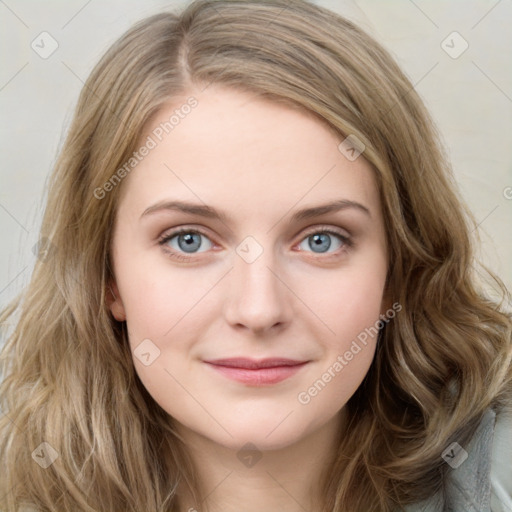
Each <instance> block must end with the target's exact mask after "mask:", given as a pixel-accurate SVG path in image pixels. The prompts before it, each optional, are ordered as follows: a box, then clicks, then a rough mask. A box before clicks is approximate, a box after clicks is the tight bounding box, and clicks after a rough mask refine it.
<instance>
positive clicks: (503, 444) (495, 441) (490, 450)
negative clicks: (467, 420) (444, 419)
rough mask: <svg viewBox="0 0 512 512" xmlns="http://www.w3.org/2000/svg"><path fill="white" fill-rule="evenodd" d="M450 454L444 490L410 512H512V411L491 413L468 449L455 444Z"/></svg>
mask: <svg viewBox="0 0 512 512" xmlns="http://www.w3.org/2000/svg"><path fill="white" fill-rule="evenodd" d="M450 447H452V445H450ZM450 447H448V448H447V450H448V449H449V448H450ZM447 450H445V452H446V451H447ZM445 452H443V455H444V454H445ZM449 453H451V454H454V455H455V458H454V459H453V460H452V463H450V461H449V460H448V459H447V458H446V457H443V458H444V459H445V461H446V462H447V463H448V464H449V465H450V466H451V469H450V470H449V471H448V472H447V474H446V479H445V482H444V485H443V490H442V491H440V492H439V493H437V494H435V495H434V496H432V497H431V498H429V499H427V500H425V501H423V502H422V503H418V504H414V505H409V506H407V507H405V510H406V511H407V512H420V511H421V512H435V511H439V510H451V511H453V512H512V407H509V408H507V409H503V410H501V411H499V412H497V413H496V412H495V411H494V410H493V409H489V410H488V411H487V412H486V413H485V414H484V416H483V417H482V419H481V421H480V424H479V425H478V428H477V430H476V431H475V433H474V435H473V437H472V439H471V440H470V442H469V443H468V444H467V446H464V447H461V446H459V445H456V444H455V443H454V447H452V448H451V451H450V452H449ZM443 455H441V456H443Z"/></svg>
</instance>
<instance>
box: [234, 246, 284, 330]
mask: <svg viewBox="0 0 512 512" xmlns="http://www.w3.org/2000/svg"><path fill="white" fill-rule="evenodd" d="M234 258H235V259H234V264H233V267H234V268H233V270H232V271H231V272H230V277H229V280H230V281H229V296H228V298H227V300H226V303H225V318H226V320H227V321H228V323H229V324H230V325H231V326H233V327H235V328H238V329H242V328H245V329H246V330H249V331H251V332H254V333H257V334H265V333H267V332H271V331H274V330H276V329H278V328H283V327H284V326H286V325H287V324H289V322H290V320H291V318H292V302H293V297H292V295H293V294H292V292H291V291H290V290H289V288H288V287H287V286H286V284H285V283H286V279H285V276H284V275H283V273H282V271H279V269H278V268H277V266H276V265H275V260H274V258H273V257H272V251H270V250H264V251H263V254H261V255H260V256H259V257H258V258H257V259H256V260H255V261H253V262H252V263H248V262H247V261H245V260H244V259H243V258H241V257H240V256H238V255H237V254H235V256H234Z"/></svg>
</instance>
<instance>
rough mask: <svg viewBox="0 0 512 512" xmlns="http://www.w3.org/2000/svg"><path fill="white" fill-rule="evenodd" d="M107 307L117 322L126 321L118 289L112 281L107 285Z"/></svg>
mask: <svg viewBox="0 0 512 512" xmlns="http://www.w3.org/2000/svg"><path fill="white" fill-rule="evenodd" d="M107 305H108V307H109V309H110V311H111V313H112V315H113V317H114V318H115V319H116V320H117V321H118V322H124V321H125V320H126V312H125V310H124V305H123V301H122V300H121V295H120V293H119V289H118V288H117V284H116V282H115V281H114V280H113V279H112V280H111V281H110V282H109V284H108V289H107Z"/></svg>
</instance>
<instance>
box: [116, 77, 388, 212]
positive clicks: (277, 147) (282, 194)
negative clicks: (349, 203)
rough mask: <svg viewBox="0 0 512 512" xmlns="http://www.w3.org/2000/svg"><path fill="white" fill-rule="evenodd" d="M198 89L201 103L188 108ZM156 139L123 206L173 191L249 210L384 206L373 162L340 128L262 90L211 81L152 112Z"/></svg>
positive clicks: (128, 182)
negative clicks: (346, 150) (347, 151)
mask: <svg viewBox="0 0 512 512" xmlns="http://www.w3.org/2000/svg"><path fill="white" fill-rule="evenodd" d="M191 96H193V97H194V99H195V100H196V102H197V103H195V106H194V108H182V107H183V106H184V105H187V104H189V102H188V101H187V100H188V99H190V97H191ZM148 137H149V138H150V139H151V140H152V141H153V142H152V143H151V145H152V146H154V147H152V148H151V149H150V151H149V152H148V154H147V155H146V156H145V157H144V158H142V159H141V161H140V162H139V163H138V164H137V165H136V167H135V168H134V169H133V171H131V173H130V175H129V176H128V177H127V178H126V179H125V182H124V183H123V196H122V200H121V205H120V207H123V205H125V206H126V205H129V206H130V208H132V209H133V208H135V209H137V210H138V211H140V212H142V211H144V209H145V208H147V207H148V206H149V205H150V204H152V203H154V202H157V201H160V200H165V199H168V198H172V199H181V200H193V201H194V202H204V203H206V204H208V205H212V206H216V205H217V206H219V207H222V209H223V210H228V211H233V212H239V213H240V214H243V213H244V212H247V213H258V214H259V215H263V214H264V213H265V212H268V213H270V212H273V213H276V214H277V213H279V210H282V209H289V208H290V207H292V205H294V204H296V203H298V202H300V203H301V204H304V205H305V204H313V203H315V204H316V203H318V201H320V200H321V201H326V200H335V199H341V198H344V199H349V200H354V201H358V202H362V203H363V204H367V205H370V206H372V208H374V209H375V208H380V206H379V197H378V191H377V187H376V183H375V179H374V175H373V169H372V168H371V166H370V164H369V163H368V162H367V161H366V160H365V159H364V158H363V157H359V158H357V159H356V160H355V161H350V160H348V159H347V158H346V156H345V155H344V154H343V153H342V152H341V151H340V150H339V149H338V146H339V144H340V143H341V142H342V141H343V139H344V137H343V136H341V135H337V134H336V133H335V132H334V130H333V129H330V128H329V127H328V126H327V125H326V123H323V122H321V121H320V120H319V119H317V118H316V117H315V116H314V115H313V114H311V113H309V112H307V111H302V110H299V109H294V108H291V107H290V106H288V105H284V104H280V103H277V102H274V101H269V100H266V99H261V98H258V97H257V96H256V95H254V94H251V93H248V92H242V91H237V90H233V89H227V88H222V87H218V86H209V87H208V88H207V89H206V90H205V91H203V92H200V91H194V92H191V93H190V94H189V95H184V96H182V97H180V98H175V99H174V100H173V102H172V103H169V104H167V105H166V106H164V107H163V108H162V109H160V111H159V112H158V113H157V114H156V115H155V116H153V118H152V119H151V120H150V122H149V123H148V125H147V126H146V128H145V131H144V134H143V136H142V137H141V139H140V143H139V145H140V146H142V145H143V144H144V143H145V142H147V141H148V140H149V139H148Z"/></svg>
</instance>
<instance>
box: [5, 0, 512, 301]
mask: <svg viewBox="0 0 512 512" xmlns="http://www.w3.org/2000/svg"><path fill="white" fill-rule="evenodd" d="M292 1H293V0H292ZM187 3H188V0H173V1H163V0H145V1H143V0H125V1H121V0H108V1H100V0H89V1H86V0H74V1H64V0H62V1H59V0H51V1H46V2H40V1H36V0H23V1H22V0H5V1H3V0H0V26H1V35H0V38H1V44H0V48H1V49H0V57H1V60H2V66H1V68H0V110H1V112H2V123H1V137H0V144H1V146H0V154H1V166H0V230H1V234H2V237H1V245H0V307H2V306H4V305H5V304H6V303H7V301H9V300H10V299H11V298H13V297H14V295H15V294H16V293H18V292H19V291H20V290H21V288H22V286H23V285H25V284H26V283H27V282H28V280H29V278H30V274H31V270H32V268H33V264H34V262H35V256H34V254H33V252H32V248H33V246H34V245H35V244H36V242H37V240H38V229H39V224H40V219H41V213H42V209H43V204H44V202H43V200H44V197H43V190H44V185H45V181H46V179H47V177H48V174H49V172H50V170H51V167H52V164H53V162H54V161H55V158H56V155H57V151H58V149H59V148H60V145H61V144H62V140H63V135H64V133H65V129H66V128H67V126H68V125H69V121H70V117H71V114H72V110H73V108H74V105H75V103H76V100H77V98H78V94H79V91H80V89H81V87H82V85H83V82H84V81H85V79H86V77H87V75H88V74H89V72H90V71H91V69H92V67H93V66H94V64H95V63H96V62H97V61H98V59H99V58H100V56H101V55H102V54H103V53H104V51H105V50H106V49H107V47H108V46H109V45H110V44H111V43H113V42H114V41H115V40H116V39H117V38H118V37H119V36H120V35H121V34H122V33H123V32H124V31H125V30H126V29H128V28H129V27H130V26H131V25H132V24H133V23H134V22H136V21H138V20H139V19H141V18H143V17H145V16H149V15H151V14H154V13H156V12H158V11H161V10H174V9H179V8H180V7H181V6H183V5H185V4H187ZM316 3H318V4H320V5H323V6H325V7H328V8H330V9H332V10H335V11H338V12H340V13H341V14H344V15H346V16H347V17H349V18H350V19H352V20H354V21H356V22H357V23H359V25H361V26H362V27H363V28H364V29H366V30H367V31H369V32H370V33H371V34H372V35H373V36H374V37H376V38H377V39H378V40H379V41H380V42H381V43H383V44H384V46H385V47H386V48H388V50H390V51H391V52H392V54H393V55H394V56H395V57H396V59H397V60H398V62H399V63H400V64H401V66H402V68H403V69H404V71H405V72H406V73H407V74H408V76H409V77H410V78H411V80H412V82H413V84H414V85H415V88H416V90H417V91H418V92H419V93H420V95H421V96H422V97H423V98H424V100H425V102H426V105H427V107H428V108H429V109H430V111H431V113H432V115H433V117H434V119H435V121H436V122H437V124H438V127H439V129H440V132H441V133H442V135H443V137H444V140H445V144H446V147H447V149H448V151H449V154H450V156H451V159H452V163H453V166H454V170H455V174H456V179H457V181H458V183H459V185H460V188H461V191H462V194H463V197H464V198H465V200H466V201H467V203H468V205H469V206H470V208H471V210H472V211H473V213H474V215H475V217H476V219H477V221H478V222H479V223H480V227H479V232H480V236H481V240H482V249H481V257H482V259H483V261H484V263H486V264H487V265H488V266H489V267H490V268H491V269H493V270H494V271H496V272H497V273H498V274H499V275H500V276H501V277H502V279H503V280H504V281H505V283H506V284H507V286H508V287H509V288H512V268H511V267H512V266H511V265H510V262H511V261H512V237H511V236H510V233H511V227H512V58H511V56H512V30H511V29H510V27H511V26H512V1H511V0H498V1H497V0H472V1H463V0H458V1H457V0H450V1H447V0H446V1H441V0H424V1H421V0H415V1H412V0H390V1H383V0H380V1H379V0H362V1H357V2H350V1H340V0H318V1H317V2H316ZM44 31H46V32H48V33H49V34H51V36H52V37H53V38H54V39H55V40H56V41H57V43H58V48H57V50H56V51H55V52H54V53H53V54H52V55H51V56H49V57H48V58H46V59H43V58H41V57H40V56H39V55H38V54H37V53H36V52H35V51H34V50H33V49H32V48H31V43H32V41H34V40H36V42H37V41H39V40H40V39H39V38H38V37H39V35H40V34H41V33H42V32H44ZM454 31H456V32H458V33H459V34H460V36H461V37H462V38H463V39H461V38H460V37H459V36H450V37H448V36H449V35H450V34H452V33H453V32H454ZM447 37H448V39H447ZM443 41H445V43H443ZM464 41H466V42H467V44H468V45H469V46H468V48H467V50H466V51H465V52H464V53H462V54H461V55H460V56H458V57H457V58H453V54H455V53H459V52H460V50H461V49H463V45H464ZM443 46H444V48H447V47H448V49H449V51H450V52H451V53H452V56H450V55H448V53H446V51H445V50H444V49H443ZM450 47H451V49H450ZM46 48H48V46H47V47H46Z"/></svg>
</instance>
